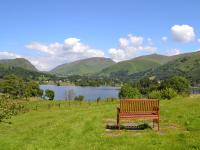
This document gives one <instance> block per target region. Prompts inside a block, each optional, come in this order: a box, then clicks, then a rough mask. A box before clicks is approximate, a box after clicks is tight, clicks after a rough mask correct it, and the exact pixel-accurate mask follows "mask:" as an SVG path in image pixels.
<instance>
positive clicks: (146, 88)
mask: <svg viewBox="0 0 200 150" xmlns="http://www.w3.org/2000/svg"><path fill="white" fill-rule="evenodd" d="M189 88H190V82H189V81H188V80H187V79H186V78H184V77H181V76H174V77H171V78H169V79H166V80H162V81H160V80H157V79H155V78H152V79H151V78H144V79H141V80H139V81H138V82H134V83H127V84H124V85H123V86H122V87H121V90H120V92H119V97H120V98H141V97H146V98H152V99H154V98H155V99H171V98H173V97H175V96H177V95H183V96H187V95H189V94H190V91H189Z"/></svg>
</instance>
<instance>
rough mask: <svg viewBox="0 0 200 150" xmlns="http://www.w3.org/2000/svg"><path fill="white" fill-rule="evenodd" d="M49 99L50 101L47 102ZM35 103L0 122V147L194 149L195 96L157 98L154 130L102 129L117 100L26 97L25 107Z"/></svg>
mask: <svg viewBox="0 0 200 150" xmlns="http://www.w3.org/2000/svg"><path fill="white" fill-rule="evenodd" d="M50 103H52V104H54V106H52V107H51V108H48V106H49V104H50ZM58 103H61V105H60V108H59V107H58V106H59V105H58ZM36 105H37V106H38V107H37V110H31V111H29V112H27V113H22V114H19V115H17V116H14V117H12V118H11V119H9V120H5V121H6V122H1V123H0V150H9V149H12V150H13V149H14V150H24V149H25V150H32V149H33V150H36V149H38V150H43V149H47V150H51V149H52V150H54V149H64V150H70V149H75V150H79V149H81V150H82V149H85V150H88V149H99V150H103V149H105V150H110V149H116V150H129V149H130V150H133V149H135V150H140V149H148V150H151V149H168V150H173V149H174V150H184V149H185V150H188V149H200V96H191V97H188V98H180V97H179V98H175V99H172V100H169V101H167V100H166V101H164V100H163V101H161V129H160V131H159V132H157V131H156V128H155V130H152V129H145V130H108V129H106V124H108V123H115V118H116V107H117V106H118V102H117V101H115V102H101V103H100V104H96V102H90V103H88V102H83V103H82V104H79V103H74V102H73V103H71V105H70V106H69V103H68V102H30V103H29V104H28V105H27V106H26V107H33V108H35V109H36V107H35V106H36ZM8 122H10V123H8ZM144 122H146V123H149V122H148V121H144ZM150 125H151V124H150Z"/></svg>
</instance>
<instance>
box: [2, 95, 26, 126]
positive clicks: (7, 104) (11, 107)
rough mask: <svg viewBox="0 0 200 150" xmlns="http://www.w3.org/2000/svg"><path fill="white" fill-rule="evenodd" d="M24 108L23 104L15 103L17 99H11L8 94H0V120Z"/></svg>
mask: <svg viewBox="0 0 200 150" xmlns="http://www.w3.org/2000/svg"><path fill="white" fill-rule="evenodd" d="M23 108H24V106H23V105H21V104H20V103H17V101H14V100H11V99H10V97H9V96H8V95H5V94H1V95H0V122H1V121H2V120H3V119H8V118H10V117H11V116H13V115H16V114H17V113H18V112H20V111H21V110H22V109H23Z"/></svg>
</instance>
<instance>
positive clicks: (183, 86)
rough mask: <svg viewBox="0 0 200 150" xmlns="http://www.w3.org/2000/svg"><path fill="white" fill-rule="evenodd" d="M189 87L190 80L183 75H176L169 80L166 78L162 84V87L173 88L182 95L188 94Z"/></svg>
mask: <svg viewBox="0 0 200 150" xmlns="http://www.w3.org/2000/svg"><path fill="white" fill-rule="evenodd" d="M189 87H190V83H189V81H188V80H187V79H186V78H184V77H181V76H174V77H172V78H170V79H168V80H164V81H163V82H162V83H161V86H160V88H161V89H166V88H172V89H174V90H175V91H176V92H177V93H178V94H181V95H188V94H189Z"/></svg>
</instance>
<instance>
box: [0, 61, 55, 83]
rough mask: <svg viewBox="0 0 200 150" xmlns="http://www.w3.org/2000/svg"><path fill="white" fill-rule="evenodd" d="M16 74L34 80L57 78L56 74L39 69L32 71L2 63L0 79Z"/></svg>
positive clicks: (0, 65)
mask: <svg viewBox="0 0 200 150" xmlns="http://www.w3.org/2000/svg"><path fill="white" fill-rule="evenodd" d="M10 74H14V75H17V76H19V77H22V78H29V79H34V80H39V79H52V78H55V76H53V75H51V74H47V73H43V72H39V71H31V70H27V69H23V68H21V67H7V66H4V65H3V64H0V79H1V78H3V77H4V76H7V75H10Z"/></svg>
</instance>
